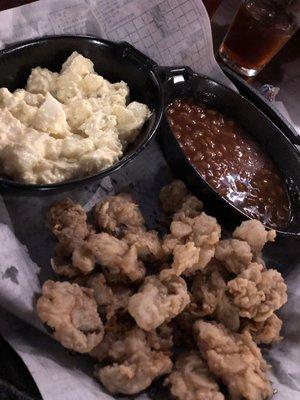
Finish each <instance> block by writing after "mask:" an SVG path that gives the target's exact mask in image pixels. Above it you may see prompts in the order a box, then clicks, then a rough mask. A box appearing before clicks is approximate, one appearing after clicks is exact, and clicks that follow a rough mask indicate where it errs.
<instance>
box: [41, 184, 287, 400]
mask: <svg viewBox="0 0 300 400" xmlns="http://www.w3.org/2000/svg"><path fill="white" fill-rule="evenodd" d="M159 197H160V200H161V203H162V208H163V210H164V212H165V213H167V214H168V216H167V217H166V220H169V221H170V227H169V232H168V233H167V234H165V235H164V236H163V237H162V236H161V235H160V234H159V233H158V232H156V231H154V230H148V229H147V227H146V223H145V220H144V217H143V215H142V213H141V211H140V209H139V207H138V205H137V203H136V202H135V201H134V199H133V197H132V196H131V195H129V194H123V193H121V194H118V195H116V196H108V197H107V198H105V199H103V200H102V201H100V202H99V203H98V204H96V206H95V207H94V214H93V215H94V224H93V226H90V225H88V223H87V215H86V213H85V211H84V209H83V208H82V207H81V206H80V205H79V204H75V203H73V202H72V200H70V199H65V200H62V201H60V202H58V203H56V204H54V205H53V206H52V207H51V209H50V210H49V212H48V214H47V223H48V225H49V226H50V228H51V231H52V233H53V234H54V235H55V236H56V238H57V243H56V245H55V250H54V257H53V258H52V260H51V264H52V267H53V269H54V271H55V272H56V273H57V274H58V275H61V276H64V277H67V278H68V279H71V282H54V281H47V282H45V283H44V285H43V288H42V294H41V296H40V298H39V299H38V302H37V312H38V316H39V318H40V319H41V321H42V322H43V323H45V324H46V325H47V326H48V327H50V328H51V329H52V330H53V336H54V338H55V339H56V340H58V341H59V342H61V344H62V345H63V346H64V347H66V348H67V349H70V350H73V351H76V352H79V353H87V354H88V355H89V356H90V357H92V359H93V360H94V361H95V362H96V363H97V366H96V369H95V376H96V378H97V379H98V380H99V381H100V383H101V384H102V385H103V386H104V387H105V388H106V390H108V391H109V392H110V393H112V394H121V395H134V394H137V393H139V392H141V391H143V390H145V389H147V388H148V387H149V386H150V385H151V384H152V382H153V381H155V380H156V379H158V378H160V377H163V378H162V379H163V382H164V386H166V388H167V390H169V392H170V395H171V397H172V398H174V399H177V400H193V399H195V400H224V399H225V398H228V399H230V400H241V399H245V400H264V399H267V398H268V397H269V396H270V395H271V393H272V388H271V384H270V382H269V380H268V377H267V370H268V368H269V366H268V365H267V364H266V362H265V361H264V360H263V358H262V355H261V352H260V350H259V348H258V346H257V345H258V344H266V345H269V344H271V343H274V342H277V341H279V340H281V336H280V330H281V326H282V321H281V320H280V319H279V318H278V317H277V315H276V314H275V312H276V311H277V310H278V309H279V308H280V307H282V305H283V304H284V303H285V302H286V301H287V294H286V292H287V287H286V285H285V283H284V280H283V278H282V276H281V274H280V273H279V272H278V271H276V270H275V269H267V268H266V266H265V264H264V262H263V259H262V255H261V254H262V249H263V246H264V245H265V244H266V243H267V242H270V241H273V240H274V239H275V231H273V230H267V229H265V227H264V226H263V224H262V223H261V222H259V221H256V220H251V221H245V222H243V223H242V224H241V225H240V226H239V227H237V228H236V229H235V230H234V232H233V234H232V237H226V239H224V238H221V227H220V226H219V224H218V222H217V221H216V219H215V218H213V217H211V216H209V215H207V214H206V213H205V212H204V211H203V204H202V202H201V201H200V200H198V199H197V198H196V197H195V196H193V195H191V194H190V193H189V191H188V190H187V188H186V186H185V185H184V184H183V183H182V182H181V181H178V180H177V181H174V182H172V183H170V184H169V185H167V186H166V187H164V188H162V190H161V192H160V195H159Z"/></svg>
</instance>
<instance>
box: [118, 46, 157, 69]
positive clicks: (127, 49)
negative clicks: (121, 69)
mask: <svg viewBox="0 0 300 400" xmlns="http://www.w3.org/2000/svg"><path fill="white" fill-rule="evenodd" d="M117 45H118V47H119V49H120V51H121V54H122V57H124V58H125V57H128V56H130V57H133V58H135V59H136V61H138V62H139V63H140V64H142V65H143V66H144V67H146V68H150V69H157V68H158V65H157V63H156V62H155V61H153V60H152V59H151V58H149V57H147V56H146V55H145V54H143V53H142V52H141V51H139V50H138V49H137V48H135V47H134V46H132V45H131V44H130V43H128V42H118V43H117Z"/></svg>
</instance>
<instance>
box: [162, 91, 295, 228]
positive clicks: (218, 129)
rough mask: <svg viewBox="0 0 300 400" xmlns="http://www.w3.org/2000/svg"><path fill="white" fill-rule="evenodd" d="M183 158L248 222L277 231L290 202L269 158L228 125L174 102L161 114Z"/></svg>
mask: <svg viewBox="0 0 300 400" xmlns="http://www.w3.org/2000/svg"><path fill="white" fill-rule="evenodd" d="M166 114H167V119H168V122H169V124H170V126H171V129H172V131H173V133H174V135H175V137H176V139H177V140H178V142H179V144H180V146H181V147H182V149H183V151H184V152H185V154H186V156H187V158H188V159H189V160H190V162H191V163H192V164H193V165H194V167H195V168H196V169H197V170H198V172H199V173H200V174H201V176H202V177H203V178H204V179H205V180H206V181H207V183H209V184H210V185H211V186H212V187H213V188H214V189H215V190H216V191H217V192H218V193H219V194H220V195H221V196H223V197H225V198H226V199H227V200H229V201H230V202H231V203H232V204H234V205H235V206H236V207H237V208H239V209H240V210H242V211H244V212H245V213H246V214H247V215H249V217H251V218H257V219H259V220H261V221H262V222H263V223H264V224H266V225H268V226H270V227H275V228H276V227H277V228H283V227H284V226H285V225H286V224H287V222H288V221H289V218H290V202H289V198H288V195H287V191H286V189H285V185H284V182H283V179H282V178H281V176H280V175H279V172H278V171H277V168H276V167H275V165H274V163H273V162H272V160H271V159H270V158H269V156H268V155H267V154H266V153H265V152H264V151H263V150H262V149H261V148H260V147H259V146H258V145H257V144H256V143H255V142H254V141H253V140H252V139H251V138H250V137H249V136H248V135H247V134H246V133H245V132H244V131H243V129H242V128H241V127H239V126H238V125H237V124H236V123H235V122H234V121H233V120H231V119H230V118H228V117H226V116H225V115H223V114H221V113H219V112H218V111H216V110H213V109H211V108H209V107H207V106H206V105H204V104H198V103H196V102H195V101H194V100H192V99H177V100H175V101H173V102H172V103H171V104H170V105H169V107H168V108H167V111H166Z"/></svg>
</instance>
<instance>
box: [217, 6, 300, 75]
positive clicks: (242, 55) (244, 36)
mask: <svg viewBox="0 0 300 400" xmlns="http://www.w3.org/2000/svg"><path fill="white" fill-rule="evenodd" d="M298 7H299V1H298V0H297V1H295V0H292V1H291V0H246V1H244V2H243V3H242V5H241V6H240V8H239V10H238V11H237V14H236V15H235V18H234V20H233V22H232V24H231V26H230V28H229V30H228V33H227V35H226V36H225V39H224V41H223V43H222V44H221V47H220V49H219V55H220V57H221V59H222V60H223V62H224V63H225V64H226V65H228V66H229V67H230V68H232V69H233V70H235V71H237V72H238V73H240V74H241V75H245V76H248V77H249V76H255V75H256V74H257V73H258V72H259V71H260V70H261V69H262V68H263V67H264V66H265V65H266V64H267V63H268V62H269V61H270V60H271V59H272V57H274V56H275V54H277V53H278V51H279V50H280V49H281V48H282V47H283V46H284V44H285V43H286V42H287V41H288V40H289V39H290V38H291V36H292V35H293V34H294V33H295V32H296V30H297V27H298V23H297V17H299V14H298V13H299V8H298Z"/></svg>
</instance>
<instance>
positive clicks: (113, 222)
mask: <svg viewBox="0 0 300 400" xmlns="http://www.w3.org/2000/svg"><path fill="white" fill-rule="evenodd" d="M94 215H95V220H96V224H97V225H98V227H99V228H100V229H103V230H104V231H106V232H109V233H116V234H120V233H121V231H122V229H124V228H138V227H141V226H144V224H145V221H144V218H143V216H142V214H141V212H140V210H139V208H138V205H137V204H136V203H135V202H134V201H133V199H132V197H131V196H130V195H129V194H124V193H122V194H119V195H117V196H108V197H106V199H104V200H103V201H101V202H100V203H98V204H97V205H96V206H95V209H94Z"/></svg>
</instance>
